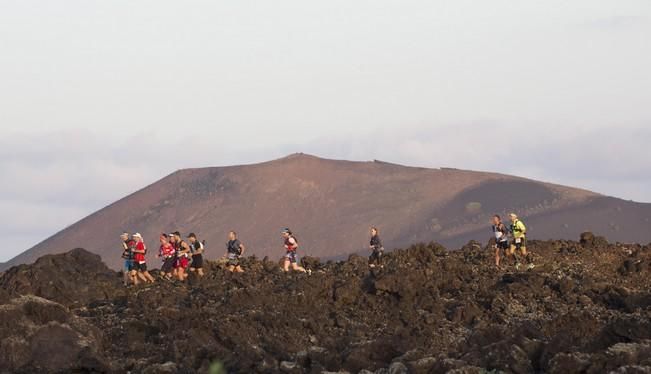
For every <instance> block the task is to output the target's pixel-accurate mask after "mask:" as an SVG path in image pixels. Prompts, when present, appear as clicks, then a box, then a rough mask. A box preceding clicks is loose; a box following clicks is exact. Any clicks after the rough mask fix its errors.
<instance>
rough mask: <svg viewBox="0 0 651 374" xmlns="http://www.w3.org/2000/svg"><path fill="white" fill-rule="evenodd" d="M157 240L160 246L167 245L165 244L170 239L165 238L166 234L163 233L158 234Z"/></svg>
mask: <svg viewBox="0 0 651 374" xmlns="http://www.w3.org/2000/svg"><path fill="white" fill-rule="evenodd" d="M158 240H160V243H161V244H167V243H169V240H170V238H169V236H167V234H165V233H163V234H160V237H159V238H158Z"/></svg>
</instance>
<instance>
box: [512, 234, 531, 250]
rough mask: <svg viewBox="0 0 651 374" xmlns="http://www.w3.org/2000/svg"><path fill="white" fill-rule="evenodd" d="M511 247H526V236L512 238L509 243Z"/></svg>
mask: <svg viewBox="0 0 651 374" xmlns="http://www.w3.org/2000/svg"><path fill="white" fill-rule="evenodd" d="M511 248H514V249H522V248H525V249H526V248H527V238H526V237H525V238H520V239H513V242H512V243H511Z"/></svg>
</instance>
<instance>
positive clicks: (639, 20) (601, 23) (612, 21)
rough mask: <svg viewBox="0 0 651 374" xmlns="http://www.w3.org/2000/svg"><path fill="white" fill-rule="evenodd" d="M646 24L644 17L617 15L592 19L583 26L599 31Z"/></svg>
mask: <svg viewBox="0 0 651 374" xmlns="http://www.w3.org/2000/svg"><path fill="white" fill-rule="evenodd" d="M648 22H649V20H648V18H647V17H644V16H637V15H635V16H632V15H617V16H611V17H603V18H598V19H593V20H591V21H588V22H586V23H585V26H586V27H588V28H592V29H600V30H623V29H630V28H634V27H638V26H642V25H644V24H646V23H648Z"/></svg>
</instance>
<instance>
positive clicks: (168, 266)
mask: <svg viewBox="0 0 651 374" xmlns="http://www.w3.org/2000/svg"><path fill="white" fill-rule="evenodd" d="M174 262H176V258H174V257H168V258H166V259H165V260H163V266H162V267H161V269H160V271H162V272H163V273H171V272H172V270H174Z"/></svg>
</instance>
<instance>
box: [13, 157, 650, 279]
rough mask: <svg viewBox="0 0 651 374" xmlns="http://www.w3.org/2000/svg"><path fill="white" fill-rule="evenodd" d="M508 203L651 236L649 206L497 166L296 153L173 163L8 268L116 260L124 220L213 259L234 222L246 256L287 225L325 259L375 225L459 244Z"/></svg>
mask: <svg viewBox="0 0 651 374" xmlns="http://www.w3.org/2000/svg"><path fill="white" fill-rule="evenodd" d="M508 211H516V212H518V213H519V214H520V215H521V216H523V217H524V219H525V221H526V222H527V224H528V226H529V228H530V237H531V238H538V239H548V238H575V237H576V236H577V235H578V234H579V233H580V232H582V231H586V230H591V231H594V232H598V233H600V234H602V235H605V236H607V237H608V239H610V240H612V241H625V242H630V241H637V242H647V241H650V240H651V230H649V228H650V227H651V222H650V221H649V219H650V217H651V204H637V203H633V202H626V201H623V200H619V199H614V198H609V197H605V196H601V195H598V194H595V193H592V192H588V191H584V190H579V189H575V188H569V187H563V186H558V185H552V184H547V183H541V182H537V181H532V180H527V179H522V178H517V177H512V176H506V175H500V174H493V173H483V172H473V171H463V170H456V169H425V168H414V167H405V166H400V165H394V164H389V163H384V162H378V161H375V162H349V161H334V160H325V159H320V158H317V157H313V156H309V155H303V154H296V155H292V156H289V157H286V158H283V159H279V160H276V161H271V162H267V163H262V164H257V165H246V166H233V167H215V168H203V169H188V170H181V171H178V172H175V173H173V174H171V175H169V176H168V177H165V178H163V179H162V180H160V181H159V182H156V183H154V184H152V185H150V186H148V187H146V188H144V189H142V190H140V191H138V192H136V193H134V194H132V195H130V196H127V197H125V198H124V199H122V200H120V201H118V202H116V203H114V204H112V205H110V206H108V207H106V208H105V209H102V210H100V211H98V212H96V213H94V214H92V215H90V216H89V217H87V218H85V219H83V220H81V221H79V222H78V223H76V224H74V225H72V226H70V227H69V228H67V229H65V230H63V231H61V232H59V233H57V234H56V235H54V236H52V237H51V238H49V239H47V240H45V241H44V242H42V243H40V244H38V245H37V246H35V247H34V248H32V249H30V250H28V251H26V252H24V253H23V254H21V255H19V256H17V257H16V258H14V259H12V260H11V261H9V262H8V263H6V264H4V265H3V268H0V270H1V269H5V268H7V267H9V266H13V265H17V264H21V263H31V262H33V261H34V260H36V259H37V258H38V257H40V256H44V255H47V254H52V253H60V252H62V251H66V250H69V249H72V248H76V247H84V248H88V249H89V250H90V251H92V252H94V253H97V254H99V255H101V256H102V259H103V260H104V261H105V262H106V263H107V264H108V265H109V266H111V267H112V268H118V267H119V266H120V262H121V261H120V256H119V253H120V250H119V245H120V244H119V238H118V235H119V233H121V232H122V231H123V230H128V231H131V232H135V231H138V232H141V233H142V234H144V236H145V239H147V240H148V243H149V244H150V247H154V248H155V247H156V245H157V243H156V238H157V237H158V234H159V233H160V232H162V231H165V232H170V231H172V230H180V231H181V232H182V233H184V234H187V233H189V232H190V231H193V232H197V233H198V234H199V235H200V236H201V238H203V239H206V240H207V241H208V257H210V258H216V257H219V256H221V255H222V254H223V252H224V249H223V247H224V244H223V243H224V242H225V241H226V233H227V232H228V231H229V230H236V231H238V232H239V233H240V238H241V239H242V240H243V241H244V242H245V244H247V246H248V248H249V251H250V252H249V253H250V254H255V255H257V256H259V257H264V256H270V257H271V258H278V257H280V256H281V255H282V249H281V248H282V247H281V243H280V239H279V231H280V229H281V228H283V227H291V228H292V229H293V230H294V231H295V232H296V233H297V235H298V238H299V239H300V241H301V244H302V248H301V252H302V253H303V254H308V255H311V256H317V257H321V258H342V257H345V256H347V255H348V254H350V253H355V252H359V251H361V250H363V249H364V248H366V247H367V236H368V232H367V231H368V227H369V226H371V225H376V226H378V227H380V229H381V231H382V237H383V239H384V241H385V246H386V247H387V248H395V247H401V246H405V245H408V244H409V243H413V242H417V241H430V240H435V241H438V242H440V243H443V244H444V245H446V246H449V247H451V248H458V247H459V246H460V245H462V244H463V243H465V242H466V241H468V240H469V239H471V238H480V239H483V238H487V237H488V236H489V232H488V228H487V226H488V225H487V222H488V220H489V218H490V216H491V215H492V214H494V213H501V214H506V213H507V212H508ZM152 252H155V251H152ZM150 260H153V257H150ZM157 265H158V263H155V266H157Z"/></svg>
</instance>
